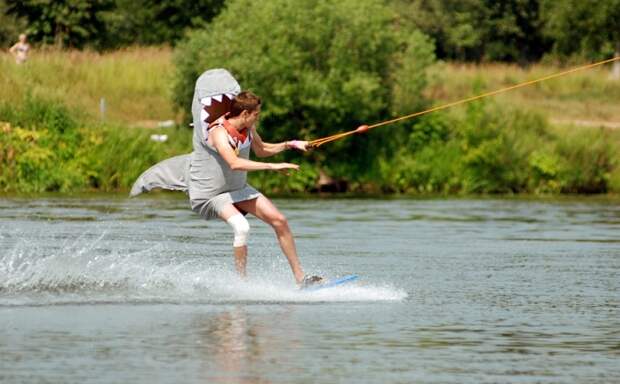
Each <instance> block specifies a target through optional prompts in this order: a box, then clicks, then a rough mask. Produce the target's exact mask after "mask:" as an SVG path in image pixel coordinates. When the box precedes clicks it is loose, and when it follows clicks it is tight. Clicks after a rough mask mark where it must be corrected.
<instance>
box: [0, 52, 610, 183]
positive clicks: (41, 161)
mask: <svg viewBox="0 0 620 384" xmlns="http://www.w3.org/2000/svg"><path fill="white" fill-rule="evenodd" d="M559 70H561V68H558V67H555V66H550V65H534V66H532V67H529V68H527V69H523V68H520V67H516V66H511V65H505V64H482V65H479V66H473V65H464V64H458V63H440V64H437V65H435V66H434V67H433V69H432V70H431V73H430V74H429V75H430V76H429V78H430V81H429V85H428V87H427V89H426V91H425V95H426V97H427V98H428V99H429V100H430V101H429V102H430V103H432V104H436V105H438V104H442V103H445V102H449V101H454V100H457V99H460V98H463V97H467V96H471V95H474V94H478V93H481V92H484V91H489V90H494V89H499V88H502V87H506V86H509V85H514V84H516V83H520V82H523V81H526V80H531V79H534V78H540V77H542V76H545V75H548V74H550V73H554V72H557V71H559ZM0 71H1V73H2V74H3V75H2V76H1V77H0V121H2V122H3V123H1V127H0V130H1V131H2V134H1V136H0V165H1V168H0V190H2V191H4V192H18V193H26V192H30V193H36V192H45V191H60V192H83V191H122V192H126V191H127V190H128V189H129V188H130V186H131V183H132V181H133V180H134V179H135V178H136V177H137V176H138V175H139V174H140V172H142V171H143V170H145V169H146V168H148V167H149V166H151V165H152V164H154V163H155V162H157V161H159V160H162V159H164V158H167V157H170V156H173V155H177V154H181V153H187V152H190V151H191V132H190V131H189V129H187V128H185V127H170V126H169V125H170V122H171V121H172V122H173V123H174V122H175V121H176V122H178V121H180V119H179V117H178V114H177V112H176V111H174V109H173V107H172V102H171V82H172V78H173V72H174V66H173V64H172V51H171V50H170V49H169V48H133V49H127V50H122V51H117V52H111V53H105V54H98V53H93V52H74V51H71V52H66V51H42V52H36V51H35V52H34V53H33V55H32V56H31V58H30V60H29V62H28V63H27V64H26V65H24V66H16V65H15V64H14V62H13V61H12V59H11V58H10V57H8V56H0ZM267 102H268V101H267ZM584 122H586V123H587V124H586V123H584ZM618 122H620V83H619V82H617V81H612V80H610V79H609V74H608V72H607V69H606V68H600V69H593V70H590V71H586V72H581V73H577V74H574V75H570V76H567V77H563V78H561V79H556V80H552V81H549V82H545V83H541V84H538V85H535V86H532V87H527V88H524V89H522V90H517V91H513V92H509V93H506V94H503V95H499V96H497V97H493V98H489V99H486V100H484V101H483V102H477V103H473V104H469V105H467V106H464V107H458V108H454V109H451V110H448V111H444V112H440V113H435V114H431V115H429V116H426V117H424V118H421V119H417V120H414V121H411V122H407V123H405V124H402V125H400V126H394V127H392V129H391V130H390V128H386V129H387V130H390V133H391V134H392V136H393V137H392V138H391V139H390V140H388V141H383V142H385V143H390V145H388V146H389V148H383V149H382V150H381V151H379V152H378V153H379V155H378V156H376V158H372V159H367V158H364V157H363V156H364V155H363V154H357V155H356V154H344V153H343V154H342V155H341V156H340V155H338V156H336V157H331V158H329V159H328V158H325V156H322V155H321V154H322V152H321V150H318V151H314V152H313V153H310V154H305V155H301V154H287V155H285V156H284V157H277V158H274V159H273V160H274V161H282V160H286V161H293V162H296V163H300V164H301V165H302V169H301V171H300V172H296V173H294V174H293V175H292V176H291V177H288V178H286V177H283V176H281V175H279V174H277V175H276V174H273V173H268V172H257V173H252V174H250V181H251V182H252V183H253V184H254V185H256V186H257V187H259V188H261V189H262V190H264V191H265V192H268V193H274V194H279V195H290V194H295V193H313V192H320V191H341V192H347V193H352V194H358V195H359V194H362V195H384V194H406V195H416V194H439V195H469V194H497V193H499V194H520V193H525V194H562V193H569V194H574V193H588V194H592V193H618V192H620V155H619V153H620V130H618V129H617V128H615V127H616V126H617V124H618ZM260 129H262V130H269V129H271V127H268V126H261V127H260ZM386 134H387V131H382V132H379V131H377V132H370V133H369V134H367V135H366V136H363V137H358V138H353V139H352V140H373V137H374V138H377V137H380V136H385V135H386ZM153 135H155V136H153ZM163 135H165V139H163V137H164V136H163ZM377 135H379V136H377ZM287 138H288V137H287ZM154 139H155V140H154ZM328 145H332V144H328ZM333 145H337V144H333Z"/></svg>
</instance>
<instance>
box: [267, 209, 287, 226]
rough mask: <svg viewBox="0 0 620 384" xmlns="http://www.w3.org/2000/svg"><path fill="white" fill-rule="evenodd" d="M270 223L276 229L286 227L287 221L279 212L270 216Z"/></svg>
mask: <svg viewBox="0 0 620 384" xmlns="http://www.w3.org/2000/svg"><path fill="white" fill-rule="evenodd" d="M270 224H271V226H272V227H273V228H275V229H276V230H279V229H287V228H288V221H287V220H286V217H285V216H284V215H283V214H281V213H279V214H277V215H275V216H273V217H272V218H271V221H270Z"/></svg>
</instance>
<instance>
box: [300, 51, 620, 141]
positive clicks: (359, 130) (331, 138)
mask: <svg viewBox="0 0 620 384" xmlns="http://www.w3.org/2000/svg"><path fill="white" fill-rule="evenodd" d="M618 60H620V56H617V57H613V58H611V59H607V60H603V61H599V62H597V63H593V64H588V65H584V66H581V67H577V68H573V69H569V70H567V71H563V72H558V73H554V74H552V75H548V76H545V77H541V78H540V79H536V80H530V81H526V82H523V83H520V84H516V85H512V86H510V87H506V88H502V89H498V90H496V91H491V92H487V93H483V94H480V95H477V96H472V97H468V98H466V99H462V100H458V101H454V102H452V103H448V104H444V105H440V106H437V107H433V108H429V109H426V110H424V111H421V112H416V113H412V114H410V115H405V116H401V117H398V118H395V119H392V120H386V121H383V122H380V123H377V124H373V125H360V126H359V127H357V128H356V129H354V130H351V131H346V132H341V133H337V134H335V135H331V136H327V137H323V138H320V139H316V140H312V141H309V142H308V145H309V146H310V147H311V148H318V147H320V146H321V145H323V144H325V143H329V142H331V141H334V140H338V139H342V138H343V137H347V136H350V135H353V134H354V133H364V132H366V131H368V130H370V129H373V128H378V127H382V126H384V125H388V124H393V123H396V122H399V121H402V120H407V119H411V118H414V117H417V116H421V115H425V114H427V113H431V112H435V111H439V110H442V109H446V108H450V107H454V106H456V105H460V104H465V103H469V102H471V101H474V100H478V99H482V98H484V97H489V96H493V95H497V94H498V93H502V92H507V91H510V90H513V89H517V88H522V87H525V86H528V85H532V84H536V83H540V82H541V81H545V80H549V79H553V78H556V77H560V76H564V75H568V74H570V73H573V72H578V71H582V70H585V69H590V68H594V67H597V66H599V65H603V64H607V63H611V62H613V61H618Z"/></svg>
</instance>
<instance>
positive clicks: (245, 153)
mask: <svg viewBox="0 0 620 384" xmlns="http://www.w3.org/2000/svg"><path fill="white" fill-rule="evenodd" d="M260 112H261V99H260V98H259V97H258V96H256V95H254V94H253V93H251V92H241V89H240V86H239V84H238V83H237V81H236V80H235V79H234V77H233V76H232V75H231V74H230V73H229V72H228V71H226V70H224V69H213V70H209V71H206V72H204V73H203V74H202V75H201V76H200V77H199V78H198V80H197V81H196V86H195V90H194V98H193V100H192V117H193V120H194V133H193V149H194V151H193V152H192V153H191V154H186V155H181V156H176V157H173V158H170V159H167V160H164V161H162V162H160V163H158V164H156V165H155V166H153V167H151V168H149V169H148V170H147V171H145V172H144V173H143V174H142V175H140V177H138V179H137V180H136V182H135V183H134V185H133V187H132V190H131V194H130V195H131V196H137V195H138V194H140V193H142V192H148V191H150V190H152V189H154V188H163V189H169V190H181V191H185V192H186V193H188V194H189V199H190V205H191V207H192V210H193V211H194V212H196V213H198V214H199V215H200V216H201V217H203V218H204V219H205V220H212V219H215V218H220V219H222V220H224V221H225V222H227V223H228V224H229V225H230V226H231V227H232V230H233V233H234V239H233V254H234V258H235V267H236V270H237V272H238V273H239V274H240V275H241V276H246V262H247V254H248V248H247V239H248V234H249V230H250V225H249V223H248V221H247V219H246V218H245V214H247V213H251V214H252V215H254V216H256V217H258V218H259V219H260V220H262V221H264V222H265V223H267V224H269V225H270V226H271V227H272V228H273V229H274V231H275V233H276V236H277V239H278V242H279V243H280V248H281V249H282V252H283V253H284V255H285V256H286V258H287V260H288V262H289V265H290V267H291V270H292V271H293V275H294V277H295V281H296V282H297V284H298V285H299V286H301V287H308V286H311V285H314V284H320V283H322V282H323V281H324V280H323V279H322V278H321V277H319V276H307V275H305V274H304V271H303V269H302V267H301V263H300V262H299V257H298V256H297V249H296V246H295V240H294V238H293V235H292V232H291V230H290V228H289V225H288V221H287V219H286V217H285V216H284V215H283V214H282V213H281V212H280V211H279V210H278V209H277V208H276V206H275V205H274V204H273V203H272V202H271V201H270V200H269V199H268V198H267V197H265V196H264V195H263V194H262V193H260V192H259V191H257V190H256V189H255V188H253V187H252V186H250V185H249V184H247V172H248V171H260V170H272V171H280V172H284V173H286V172H288V171H290V170H297V169H299V166H298V165H296V164H291V163H267V162H259V161H252V160H249V156H250V150H252V151H253V152H254V154H255V155H256V156H258V157H268V156H273V155H275V154H277V153H280V152H282V151H284V150H287V149H297V150H301V151H306V150H307V145H308V143H307V142H306V141H300V140H292V141H287V142H281V143H266V142H264V141H263V140H262V139H261V137H260V135H259V134H258V132H257V129H256V125H257V123H258V120H259V118H260Z"/></svg>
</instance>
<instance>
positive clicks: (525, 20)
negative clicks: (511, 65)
mask: <svg viewBox="0 0 620 384" xmlns="http://www.w3.org/2000/svg"><path fill="white" fill-rule="evenodd" d="M392 4H393V6H394V7H395V9H396V10H397V11H398V13H399V14H400V15H401V19H402V23H403V24H405V25H407V24H411V25H412V26H414V27H416V28H419V29H420V30H421V31H422V32H424V33H426V34H428V35H429V36H431V37H432V38H433V39H434V40H435V44H436V46H437V56H438V57H439V58H444V59H456V60H465V61H472V60H474V61H481V60H501V61H516V62H520V63H527V62H531V61H535V60H538V59H539V58H540V57H541V56H542V55H543V54H544V53H545V52H546V51H547V50H548V49H549V42H548V41H547V40H546V39H545V37H544V35H543V33H542V31H543V25H544V23H543V22H544V20H543V18H542V15H541V12H540V0H504V1H494V0H392Z"/></svg>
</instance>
